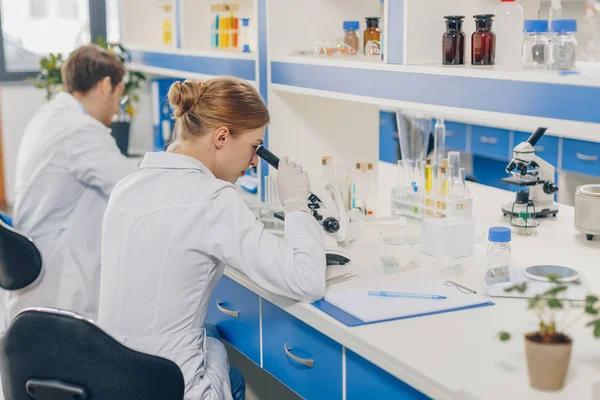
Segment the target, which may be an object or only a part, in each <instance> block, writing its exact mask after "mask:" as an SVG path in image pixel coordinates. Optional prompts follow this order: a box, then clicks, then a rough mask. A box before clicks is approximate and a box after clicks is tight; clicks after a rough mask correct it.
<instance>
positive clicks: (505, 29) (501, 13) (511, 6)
mask: <svg viewBox="0 0 600 400" xmlns="http://www.w3.org/2000/svg"><path fill="white" fill-rule="evenodd" d="M494 14H495V15H496V17H495V20H494V32H495V33H496V65H499V66H502V67H509V68H511V67H516V66H519V65H520V63H521V43H522V39H523V26H524V23H525V17H524V14H523V7H521V5H520V4H519V3H517V2H515V0H501V3H500V4H499V5H498V6H497V7H496V9H495V10H494Z"/></svg>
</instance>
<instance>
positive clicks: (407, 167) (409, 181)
mask: <svg viewBox="0 0 600 400" xmlns="http://www.w3.org/2000/svg"><path fill="white" fill-rule="evenodd" d="M414 169H415V162H414V161H413V160H411V159H406V160H404V173H405V174H406V185H407V186H410V187H413V186H414V181H415V179H414Z"/></svg>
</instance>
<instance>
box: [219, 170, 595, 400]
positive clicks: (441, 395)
mask: <svg viewBox="0 0 600 400" xmlns="http://www.w3.org/2000/svg"><path fill="white" fill-rule="evenodd" d="M387 168H388V170H386V171H382V169H386V168H385V167H383V168H382V167H381V165H380V171H379V175H380V180H379V182H380V192H382V190H383V193H385V192H386V191H388V193H389V189H386V188H385V187H387V188H389V185H387V183H390V182H393V179H394V178H392V177H393V174H394V172H393V166H390V167H387ZM382 175H384V176H386V177H387V178H388V179H387V181H386V180H385V179H382V178H381V176H382ZM390 180H391V181H390ZM382 182H386V183H385V184H383V185H382ZM381 186H384V187H383V189H382V188H381ZM471 193H472V195H473V198H474V214H475V221H476V230H477V231H487V229H488V228H489V227H491V226H508V225H509V221H508V218H505V217H503V216H502V213H501V211H500V206H501V204H502V203H507V202H512V201H513V200H514V194H513V193H511V192H507V191H503V190H499V189H494V188H491V187H487V186H481V185H477V184H472V185H471ZM573 217H574V209H573V208H572V207H568V206H562V205H561V206H560V211H559V215H558V217H557V218H550V219H547V220H540V221H541V222H540V227H539V235H537V236H533V237H522V236H518V235H515V234H513V239H512V242H511V248H512V260H513V262H512V266H513V267H521V266H529V265H536V264H546V263H547V264H554V265H565V266H570V267H572V268H575V269H577V270H578V271H579V272H580V273H581V274H582V275H583V277H584V278H585V279H587V282H588V284H589V286H590V290H591V291H592V292H593V293H595V294H599V293H600V241H599V240H598V239H596V240H594V241H592V242H589V241H587V240H586V238H585V235H583V234H580V233H578V232H577V231H576V230H575V228H574V227H573ZM378 233H379V232H378V229H374V228H372V227H369V226H367V225H365V226H364V229H363V234H362V236H361V238H360V239H359V241H357V242H355V243H353V244H351V245H350V247H349V250H350V252H351V255H352V262H351V263H350V264H348V265H346V266H339V267H338V266H335V267H328V274H327V276H328V277H330V276H334V275H338V274H340V273H342V272H348V271H350V272H357V273H359V274H360V276H361V278H360V279H355V280H352V281H349V282H346V283H342V284H338V285H334V286H332V287H331V288H330V289H328V290H335V289H337V288H342V287H352V286H361V285H364V284H365V282H367V281H369V282H371V281H372V280H375V281H377V280H385V281H387V282H389V281H390V280H403V279H414V278H422V277H435V278H438V279H442V280H453V281H457V282H459V283H461V284H463V285H465V286H468V287H470V288H473V289H475V290H477V292H478V293H479V294H482V293H483V287H484V282H483V276H484V272H485V251H486V247H487V243H488V242H487V240H484V241H482V242H480V243H476V244H475V254H474V255H473V256H472V257H468V258H463V259H459V260H460V262H461V263H462V267H460V268H458V269H456V268H454V269H450V270H449V269H448V268H446V269H444V268H443V266H440V264H439V263H436V261H435V260H434V259H433V258H431V257H428V256H425V255H422V254H419V256H418V259H417V260H416V261H415V262H414V263H413V266H414V267H415V268H413V269H411V270H409V271H407V272H397V273H395V274H391V275H390V274H386V275H381V274H380V273H379V272H377V271H376V270H375V269H374V267H373V258H374V257H375V256H376V255H377V248H378V247H377V246H378V245H377V234H378ZM226 275H227V276H229V277H230V278H232V279H234V280H235V281H237V282H238V283H241V284H242V285H244V286H246V287H247V288H249V289H250V290H252V291H253V292H256V293H257V294H259V295H260V296H261V297H263V298H265V299H267V300H268V301H271V302H272V303H274V304H276V305H277V306H279V307H281V308H283V309H285V310H286V311H287V312H289V313H290V314H292V315H293V316H295V317H297V318H298V319H300V320H302V321H304V322H306V323H307V324H309V325H311V326H313V327H314V328H315V329H317V330H319V331H321V332H323V333H324V334H325V335H327V336H329V337H331V338H332V339H334V340H336V341H337V342H339V343H341V344H342V345H343V346H345V347H347V348H348V349H350V350H352V351H354V352H356V353H358V354H359V355H361V356H362V357H364V358H366V359H368V360H369V361H371V362H372V363H374V364H376V365H378V366H379V367H381V368H383V369H384V370H386V371H388V372H389V373H391V374H392V375H394V376H396V377H398V378H399V379H401V380H402V381H404V382H406V383H408V384H410V385H411V386H413V387H415V388H416V389H417V390H419V391H421V392H423V393H425V394H427V395H429V396H431V397H432V398H435V399H482V400H484V399H485V400H488V399H489V400H494V399H498V400H500V399H511V400H521V399H527V400H533V399H544V400H545V399H565V400H566V399H577V400H592V399H594V400H597V399H600V340H595V339H594V338H593V334H592V330H591V328H586V327H585V326H584V325H585V322H586V321H587V320H589V319H588V318H587V317H584V318H583V319H581V320H580V321H579V322H578V323H576V324H574V325H573V326H572V327H571V328H569V329H568V330H567V332H566V333H567V334H569V335H570V336H571V337H572V338H573V339H574V345H573V353H572V358H571V364H570V367H569V372H568V376H567V382H566V384H565V388H564V389H563V390H562V391H560V392H554V393H548V392H541V391H537V390H535V389H532V388H531V387H530V386H529V381H528V377H527V364H526V360H525V349H524V341H523V336H522V333H525V332H530V331H534V330H535V329H536V326H537V323H536V317H535V314H534V313H532V312H530V311H527V309H526V308H527V303H526V300H523V299H505V298H490V300H491V301H493V302H495V303H496V305H495V306H492V307H483V308H476V309H471V310H465V311H458V312H451V313H444V314H436V315H430V316H425V317H419V318H412V319H405V320H398V321H391V322H385V323H378V324H373V325H366V326H359V327H352V328H350V327H346V326H345V325H343V324H341V323H340V322H338V321H336V320H335V319H333V318H331V317H330V316H328V315H327V314H325V313H323V312H322V311H320V310H318V309H317V308H315V307H314V306H312V305H310V304H302V303H296V302H294V301H292V300H289V299H286V298H282V297H279V296H274V295H272V294H270V293H267V292H265V291H264V290H262V289H260V288H258V287H257V286H256V285H255V284H254V283H252V282H251V281H249V280H248V279H247V278H246V277H245V276H244V275H241V274H239V273H238V272H236V271H234V270H232V269H227V270H226ZM578 312H579V311H578V310H573V311H572V312H571V314H570V318H569V319H572V318H574V317H576V316H577V315H578ZM559 321H560V318H559ZM504 330H506V331H509V332H512V333H513V334H514V335H513V339H512V340H511V341H510V342H507V343H502V342H500V341H499V340H498V339H497V334H498V332H500V331H504Z"/></svg>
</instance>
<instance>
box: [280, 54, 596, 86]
mask: <svg viewBox="0 0 600 400" xmlns="http://www.w3.org/2000/svg"><path fill="white" fill-rule="evenodd" d="M270 61H271V62H280V63H288V64H302V65H318V66H324V67H338V68H357V69H363V70H373V71H391V72H406V73H416V74H429V75H443V76H460V77H465V78H484V79H500V80H508V81H522V82H538V83H554V84H561V85H577V86H592V87H600V62H599V63H586V62H579V63H578V65H577V66H578V71H577V72H578V74H571V73H569V74H565V73H563V74H561V73H559V71H551V70H528V69H521V68H518V69H513V70H509V69H502V68H499V67H496V66H485V67H481V66H472V65H460V66H451V65H440V64H438V65H435V64H429V65H396V64H385V63H383V62H381V61H380V60H379V59H378V58H377V57H369V56H361V55H357V56H339V57H336V56H329V57H328V56H309V55H293V56H285V57H271V59H270ZM365 78H367V76H365Z"/></svg>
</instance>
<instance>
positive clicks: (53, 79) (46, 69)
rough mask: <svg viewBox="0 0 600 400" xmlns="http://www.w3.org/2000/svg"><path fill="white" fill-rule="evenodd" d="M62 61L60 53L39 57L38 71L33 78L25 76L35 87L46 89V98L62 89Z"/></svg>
mask: <svg viewBox="0 0 600 400" xmlns="http://www.w3.org/2000/svg"><path fill="white" fill-rule="evenodd" d="M63 63H64V59H63V56H62V54H54V53H50V54H48V55H47V56H45V57H42V58H41V59H40V73H39V74H38V75H37V76H36V77H35V78H27V80H30V81H33V83H34V85H35V87H37V88H40V89H45V90H46V100H50V99H51V98H52V96H53V95H54V94H56V93H57V92H59V91H61V90H62V77H61V75H60V69H61V67H62V65H63Z"/></svg>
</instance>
